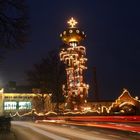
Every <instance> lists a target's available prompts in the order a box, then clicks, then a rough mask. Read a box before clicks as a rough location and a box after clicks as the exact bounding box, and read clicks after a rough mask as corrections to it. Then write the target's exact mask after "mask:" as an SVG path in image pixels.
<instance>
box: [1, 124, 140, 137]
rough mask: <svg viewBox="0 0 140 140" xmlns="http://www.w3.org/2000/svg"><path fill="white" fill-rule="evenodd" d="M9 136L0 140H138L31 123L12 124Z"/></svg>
mask: <svg viewBox="0 0 140 140" xmlns="http://www.w3.org/2000/svg"><path fill="white" fill-rule="evenodd" d="M11 136H12V137H11V138H10V139H8V138H7V139H4V137H3V139H1V138H0V140H52V139H53V140H140V135H139V134H136V133H127V132H121V131H114V130H106V129H99V128H94V127H81V126H72V125H65V124H57V125H56V124H42V123H41V124H40V123H32V122H12V133H11Z"/></svg>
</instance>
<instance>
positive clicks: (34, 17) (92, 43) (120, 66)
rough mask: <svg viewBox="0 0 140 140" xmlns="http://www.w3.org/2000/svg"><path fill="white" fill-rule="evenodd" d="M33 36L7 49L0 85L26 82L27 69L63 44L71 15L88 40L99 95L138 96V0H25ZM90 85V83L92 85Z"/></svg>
mask: <svg viewBox="0 0 140 140" xmlns="http://www.w3.org/2000/svg"><path fill="white" fill-rule="evenodd" d="M28 4H29V9H30V24H31V31H32V33H31V37H30V43H28V44H27V45H26V46H25V48H24V49H23V50H20V51H13V52H9V53H8V54H7V55H6V59H5V60H4V61H3V62H2V63H1V64H0V65H1V69H0V77H1V78H0V83H1V84H5V83H7V82H8V81H9V80H13V81H17V84H23V83H25V80H26V76H25V74H24V72H25V71H27V70H28V69H31V67H32V65H33V64H34V63H38V62H39V61H40V59H41V58H42V57H45V56H46V55H47V53H48V51H49V50H51V49H55V48H58V47H59V46H60V45H61V43H62V42H61V40H60V38H59V34H60V33H61V32H62V31H63V30H64V29H65V28H66V27H67V24H66V22H67V20H68V19H69V18H70V17H71V16H72V17H75V18H76V19H77V20H78V22H79V24H78V25H79V27H81V28H82V29H84V31H85V32H86V34H87V38H86V40H85V42H83V45H85V46H86V48H87V57H88V70H87V71H88V72H87V75H88V78H87V79H88V81H87V82H89V83H90V81H91V80H92V79H91V77H92V76H91V75H92V68H93V66H96V68H97V80H98V86H99V93H100V97H102V99H114V98H116V97H117V96H119V95H120V92H121V90H122V88H123V87H125V88H128V90H130V92H131V93H132V95H134V96H135V95H139V96H140V8H139V7H140V2H139V1H138V0H133V1H132V0H116V1H115V0H71V1H66V0H51V1H50V0H40V1H35V0H28ZM90 86H92V85H90Z"/></svg>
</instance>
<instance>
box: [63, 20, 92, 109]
mask: <svg viewBox="0 0 140 140" xmlns="http://www.w3.org/2000/svg"><path fill="white" fill-rule="evenodd" d="M68 23H69V25H70V26H71V29H70V30H69V29H67V30H66V31H64V32H63V33H62V34H61V36H60V37H61V38H62V41H63V42H64V43H65V44H66V47H65V48H63V49H61V51H60V61H63V62H64V64H65V65H66V75H67V83H66V85H63V86H62V90H63V94H64V95H65V97H66V104H65V105H66V107H67V108H68V109H71V110H73V111H77V110H82V108H83V106H84V104H85V103H86V102H85V101H86V98H87V94H88V88H89V86H88V85H87V84H85V83H84V81H83V79H84V78H83V72H84V70H85V69H87V67H86V66H85V64H86V62H87V58H86V57H85V55H86V49H85V47H84V46H79V44H80V41H81V40H83V39H84V37H85V34H84V32H83V31H80V30H79V29H77V28H76V27H75V25H76V24H77V21H75V20H74V18H71V19H70V20H69V21H68Z"/></svg>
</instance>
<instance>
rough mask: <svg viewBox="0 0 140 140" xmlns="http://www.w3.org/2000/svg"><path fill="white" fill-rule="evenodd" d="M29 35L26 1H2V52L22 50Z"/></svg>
mask: <svg viewBox="0 0 140 140" xmlns="http://www.w3.org/2000/svg"><path fill="white" fill-rule="evenodd" d="M28 33H29V23H28V7H27V4H26V0H0V50H1V51H5V50H7V49H13V48H22V47H23V46H24V44H25V43H26V42H27V41H28Z"/></svg>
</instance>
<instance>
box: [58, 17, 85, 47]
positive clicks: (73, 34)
mask: <svg viewBox="0 0 140 140" xmlns="http://www.w3.org/2000/svg"><path fill="white" fill-rule="evenodd" d="M67 23H68V24H69V25H70V27H69V28H67V29H66V30H65V31H63V33H61V34H60V37H61V39H62V41H63V42H64V43H66V44H69V43H70V42H77V43H79V42H80V41H82V40H84V38H85V37H86V35H85V33H84V32H83V31H81V30H80V29H79V28H77V27H76V24H77V21H76V20H75V19H74V18H71V19H70V20H69V21H68V22H67Z"/></svg>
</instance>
